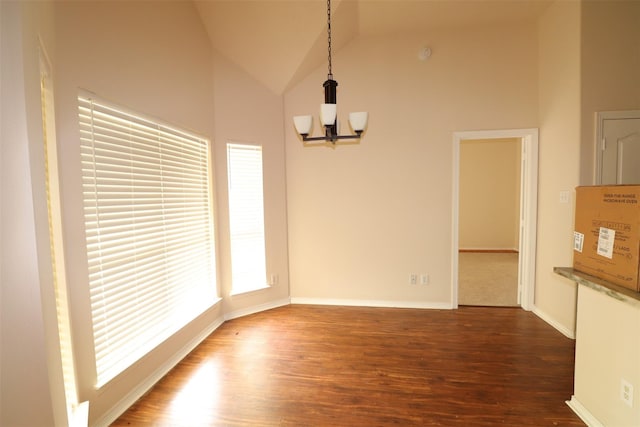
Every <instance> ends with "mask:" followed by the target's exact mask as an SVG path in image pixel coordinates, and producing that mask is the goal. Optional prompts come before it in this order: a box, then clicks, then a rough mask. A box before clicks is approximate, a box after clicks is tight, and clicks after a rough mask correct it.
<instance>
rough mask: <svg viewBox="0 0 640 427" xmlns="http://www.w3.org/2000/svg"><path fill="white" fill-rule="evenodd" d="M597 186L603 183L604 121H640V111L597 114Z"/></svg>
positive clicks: (601, 112) (595, 142) (602, 112)
mask: <svg viewBox="0 0 640 427" xmlns="http://www.w3.org/2000/svg"><path fill="white" fill-rule="evenodd" d="M595 115H596V119H595V127H596V129H595V132H594V134H595V136H596V138H595V141H594V145H595V151H596V156H595V159H594V161H595V170H596V171H595V172H596V173H595V174H594V176H595V182H594V184H595V185H599V184H601V183H602V151H603V146H602V138H603V137H604V135H603V134H602V131H603V129H604V121H605V120H625V119H640V110H629V111H600V112H597V113H595Z"/></svg>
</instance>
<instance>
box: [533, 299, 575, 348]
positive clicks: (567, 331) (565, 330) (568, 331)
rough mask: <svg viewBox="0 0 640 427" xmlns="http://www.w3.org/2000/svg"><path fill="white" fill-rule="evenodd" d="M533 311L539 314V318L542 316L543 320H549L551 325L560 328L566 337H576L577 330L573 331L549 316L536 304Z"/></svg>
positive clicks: (573, 338)
mask: <svg viewBox="0 0 640 427" xmlns="http://www.w3.org/2000/svg"><path fill="white" fill-rule="evenodd" d="M531 311H533V313H534V314H535V315H536V316H538V317H539V318H541V319H542V320H544V321H545V322H547V323H548V324H549V325H551V326H553V327H554V328H555V329H556V330H558V331H559V332H560V333H561V334H562V335H564V336H565V337H567V338H571V339H572V340H575V339H576V332H575V331H573V330H571V329H568V328H567V327H565V326H564V325H561V324H560V323H558V322H557V321H556V320H555V319H554V318H553V317H551V316H549V315H548V314H547V313H545V312H544V311H542V310H540V309H539V308H538V307H536V306H535V305H534V306H533V310H531Z"/></svg>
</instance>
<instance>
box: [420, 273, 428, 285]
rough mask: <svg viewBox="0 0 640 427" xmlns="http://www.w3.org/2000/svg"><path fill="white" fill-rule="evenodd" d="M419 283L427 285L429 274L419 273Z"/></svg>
mask: <svg viewBox="0 0 640 427" xmlns="http://www.w3.org/2000/svg"><path fill="white" fill-rule="evenodd" d="M420 284H421V285H428V284H429V275H428V274H421V275H420Z"/></svg>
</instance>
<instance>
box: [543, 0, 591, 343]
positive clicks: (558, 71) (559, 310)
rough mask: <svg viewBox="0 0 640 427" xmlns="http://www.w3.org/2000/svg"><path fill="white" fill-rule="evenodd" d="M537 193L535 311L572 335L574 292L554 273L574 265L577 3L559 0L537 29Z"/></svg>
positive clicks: (577, 152) (572, 286)
mask: <svg viewBox="0 0 640 427" xmlns="http://www.w3.org/2000/svg"><path fill="white" fill-rule="evenodd" d="M538 31H539V64H538V70H539V82H540V86H539V103H540V104H539V120H540V121H539V127H540V153H539V155H540V157H539V179H538V185H539V191H538V250H537V253H536V255H537V263H536V293H535V306H536V309H537V312H538V313H539V314H541V315H542V316H543V317H544V318H545V319H546V320H548V321H550V322H552V323H553V324H554V325H555V326H556V327H557V328H559V329H560V330H562V331H563V332H564V333H565V334H567V335H573V333H574V331H575V315H576V309H575V307H576V287H575V284H573V283H571V282H569V281H567V280H563V279H561V278H560V277H558V276H557V275H555V274H554V273H553V267H554V266H569V265H571V263H572V259H573V258H572V245H571V244H572V241H571V238H572V235H573V234H572V233H573V203H565V204H563V203H560V192H561V191H569V192H570V193H571V194H572V190H573V189H574V188H575V187H576V186H577V185H578V183H579V181H578V175H579V167H580V164H579V159H580V3H578V2H573V1H571V2H564V1H558V2H555V3H553V4H552V5H551V7H550V8H549V9H547V11H546V12H545V14H544V15H543V16H542V17H541V19H540V22H539V25H538Z"/></svg>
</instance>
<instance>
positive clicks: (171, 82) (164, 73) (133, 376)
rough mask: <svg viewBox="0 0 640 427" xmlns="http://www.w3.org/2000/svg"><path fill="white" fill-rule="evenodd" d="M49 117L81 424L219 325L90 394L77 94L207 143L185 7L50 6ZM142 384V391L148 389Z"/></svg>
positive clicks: (191, 13) (199, 42)
mask: <svg viewBox="0 0 640 427" xmlns="http://www.w3.org/2000/svg"><path fill="white" fill-rule="evenodd" d="M55 19H56V53H57V56H56V61H55V64H54V72H55V81H56V87H55V90H56V93H55V97H56V107H57V108H56V115H57V117H56V119H57V123H58V153H59V161H60V172H61V190H62V205H63V212H62V214H63V220H64V223H63V227H64V233H65V238H66V241H65V245H66V247H65V249H66V259H67V260H68V265H67V278H68V285H69V288H70V298H71V304H70V305H71V310H72V313H71V314H72V327H73V332H74V346H75V355H76V364H77V369H78V389H79V393H80V400H88V401H89V402H90V409H89V411H90V412H89V419H90V422H91V423H92V424H93V423H96V422H99V421H102V422H104V421H105V417H107V418H106V420H108V418H109V416H112V415H113V414H110V411H111V410H112V409H113V408H114V406H115V405H117V404H118V403H120V401H121V399H124V400H126V398H127V397H128V396H129V393H131V392H134V391H138V392H140V389H139V387H141V386H143V385H144V384H145V382H146V381H148V379H149V378H153V375H155V374H157V371H161V370H162V369H166V365H165V364H166V363H167V361H168V360H170V359H171V358H172V357H174V356H175V355H176V354H178V353H179V351H180V350H181V349H183V348H185V347H187V346H188V345H190V343H191V341H192V340H193V339H194V338H195V337H197V336H198V335H200V334H203V333H205V332H206V331H207V330H208V329H209V328H211V327H212V325H215V324H216V322H218V321H219V320H220V319H221V318H222V310H221V307H220V305H218V306H215V307H214V308H213V309H211V310H209V311H208V312H206V313H204V314H203V315H202V316H200V317H199V318H198V319H196V320H195V321H194V322H192V323H191V324H190V325H189V326H188V327H186V328H184V329H183V330H182V331H180V332H179V333H178V334H176V335H175V336H173V337H172V338H170V339H169V340H167V341H166V342H164V343H163V344H162V345H160V346H159V347H158V348H156V349H155V350H154V351H152V352H151V353H149V354H148V355H147V356H145V357H144V358H143V359H142V360H141V361H140V362H138V363H136V364H135V365H134V366H133V367H131V368H130V369H128V370H127V371H126V372H125V373H124V374H123V375H120V376H119V377H118V378H117V379H115V380H113V381H111V382H110V383H108V384H107V385H105V386H104V387H102V388H101V389H100V390H96V389H94V386H93V384H94V376H95V374H94V364H93V353H92V335H91V321H90V313H89V299H88V295H87V292H88V291H87V289H88V284H87V280H88V279H87V273H86V272H87V261H86V254H85V251H84V249H83V248H84V227H83V225H82V224H83V211H82V203H81V179H80V176H81V175H80V174H81V171H80V153H79V142H78V125H77V99H76V98H77V94H78V88H83V89H86V90H89V91H92V92H95V93H96V94H97V95H98V96H100V97H102V98H105V99H107V100H110V101H112V102H115V103H117V104H120V105H123V106H125V107H127V108H130V109H132V110H134V111H137V112H140V113H143V114H145V115H149V116H152V117H157V118H159V119H161V120H163V121H166V122H169V123H172V124H175V125H177V126H181V127H184V128H187V129H190V130H192V131H194V132H196V133H198V134H201V135H203V136H205V137H208V138H210V139H211V140H213V136H214V133H213V129H214V127H213V117H214V103H213V57H212V52H211V48H210V44H209V41H208V38H207V35H206V33H205V31H204V29H203V27H202V25H201V23H200V20H199V17H198V15H197V13H196V11H195V8H194V6H193V5H192V4H190V3H188V2H159V3H158V2H156V3H153V4H151V3H146V2H56V3H55ZM149 385H150V384H149Z"/></svg>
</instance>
